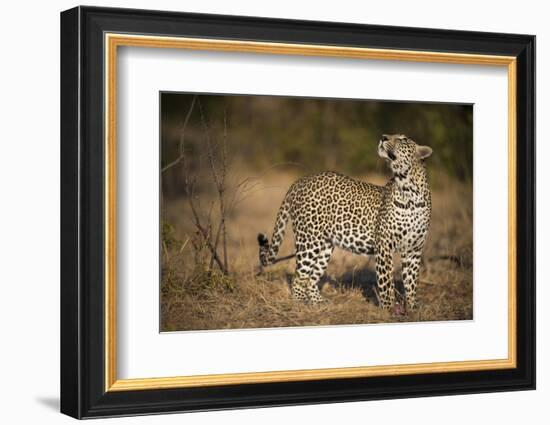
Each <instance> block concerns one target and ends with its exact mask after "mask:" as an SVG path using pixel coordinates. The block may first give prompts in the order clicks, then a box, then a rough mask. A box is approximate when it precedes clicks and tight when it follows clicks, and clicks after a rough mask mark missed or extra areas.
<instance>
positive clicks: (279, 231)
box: [258, 194, 290, 266]
mask: <svg viewBox="0 0 550 425" xmlns="http://www.w3.org/2000/svg"><path fill="white" fill-rule="evenodd" d="M289 218H290V203H289V201H288V194H287V196H285V199H284V200H283V203H282V204H281V207H280V208H279V212H278V213H277V218H276V219H275V226H274V228H273V236H272V237H271V243H269V239H268V238H267V236H266V235H264V234H263V233H260V234H258V245H260V264H261V265H262V266H268V265H270V264H273V262H274V261H275V258H277V253H278V252H279V247H280V246H281V243H282V242H283V238H284V236H285V229H286V224H287V222H288V219H289Z"/></svg>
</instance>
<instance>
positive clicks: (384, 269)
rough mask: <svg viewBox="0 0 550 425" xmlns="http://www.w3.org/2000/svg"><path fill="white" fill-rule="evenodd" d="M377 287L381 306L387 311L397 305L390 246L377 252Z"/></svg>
mask: <svg viewBox="0 0 550 425" xmlns="http://www.w3.org/2000/svg"><path fill="white" fill-rule="evenodd" d="M376 286H377V287H378V296H379V301H380V305H381V306H382V308H384V309H385V310H388V309H390V308H392V307H393V306H394V305H395V284H394V281H393V255H392V251H391V249H389V247H388V246H381V247H379V249H378V250H377V252H376Z"/></svg>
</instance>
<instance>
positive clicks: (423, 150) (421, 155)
mask: <svg viewBox="0 0 550 425" xmlns="http://www.w3.org/2000/svg"><path fill="white" fill-rule="evenodd" d="M431 154H432V148H430V147H429V146H422V145H417V146H416V157H417V158H418V159H426V158H428V157H429V156H430V155H431Z"/></svg>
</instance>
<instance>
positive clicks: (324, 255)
mask: <svg viewBox="0 0 550 425" xmlns="http://www.w3.org/2000/svg"><path fill="white" fill-rule="evenodd" d="M317 251H318V254H317V257H316V258H315V262H314V264H313V270H312V271H311V275H310V279H309V288H310V292H309V293H308V296H309V299H310V301H311V302H312V303H313V304H317V303H320V302H322V301H323V298H322V296H321V293H320V291H319V280H321V277H322V276H323V274H324V273H325V270H326V269H327V266H328V262H329V261H330V257H331V256H332V252H333V251H334V245H333V244H332V242H330V241H329V240H325V241H322V242H321V244H320V247H319V248H314V249H313V253H314V254H315V253H317Z"/></svg>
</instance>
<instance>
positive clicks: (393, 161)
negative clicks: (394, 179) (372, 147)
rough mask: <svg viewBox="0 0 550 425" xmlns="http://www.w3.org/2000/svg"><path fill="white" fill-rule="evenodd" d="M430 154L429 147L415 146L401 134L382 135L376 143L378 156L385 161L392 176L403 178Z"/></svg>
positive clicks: (413, 142) (430, 149)
mask: <svg viewBox="0 0 550 425" xmlns="http://www.w3.org/2000/svg"><path fill="white" fill-rule="evenodd" d="M431 154H432V148H430V147H429V146H422V145H417V144H416V142H415V141H414V140H412V139H409V138H408V137H407V136H405V135H403V134H383V135H382V138H381V139H380V142H379V143H378V155H379V156H380V157H381V158H383V159H385V160H386V161H387V162H388V164H389V166H390V169H391V171H392V172H393V174H394V175H397V176H400V175H401V176H404V175H406V174H407V173H408V171H409V170H410V169H411V168H412V167H413V166H415V165H416V164H420V163H422V161H424V160H425V159H426V158H428V157H429V156H430V155H431Z"/></svg>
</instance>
